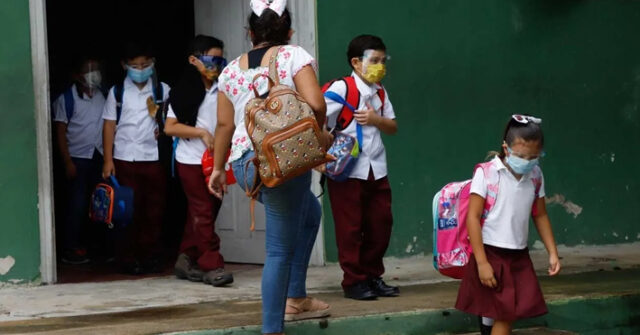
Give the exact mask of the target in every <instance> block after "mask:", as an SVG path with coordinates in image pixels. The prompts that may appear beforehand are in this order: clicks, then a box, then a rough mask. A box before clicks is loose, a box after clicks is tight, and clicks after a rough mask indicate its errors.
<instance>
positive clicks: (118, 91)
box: [113, 82, 124, 125]
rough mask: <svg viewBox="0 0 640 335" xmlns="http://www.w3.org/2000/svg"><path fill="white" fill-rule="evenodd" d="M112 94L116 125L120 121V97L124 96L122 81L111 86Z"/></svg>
mask: <svg viewBox="0 0 640 335" xmlns="http://www.w3.org/2000/svg"><path fill="white" fill-rule="evenodd" d="M113 96H114V98H116V125H117V124H118V123H120V116H121V115H122V99H123V97H124V82H122V83H117V84H116V85H115V86H113Z"/></svg>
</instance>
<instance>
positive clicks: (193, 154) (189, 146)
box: [167, 83, 218, 165]
mask: <svg viewBox="0 0 640 335" xmlns="http://www.w3.org/2000/svg"><path fill="white" fill-rule="evenodd" d="M217 111H218V83H213V86H211V88H210V89H208V90H207V93H206V94H205V96H204V100H203V101H202V103H201V104H200V107H199V108H198V118H197V119H196V128H202V129H205V130H206V131H208V132H209V133H210V134H211V135H213V134H214V132H215V130H216V123H217V120H218V118H217ZM167 118H173V119H177V117H176V114H175V113H174V112H173V108H171V105H169V111H168V112H167ZM206 149H207V147H206V146H205V145H204V142H202V140H201V139H199V138H180V140H179V141H178V147H177V148H176V161H178V162H179V163H182V164H190V165H200V164H202V154H204V152H205V150H206Z"/></svg>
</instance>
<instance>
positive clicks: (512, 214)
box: [456, 115, 560, 335]
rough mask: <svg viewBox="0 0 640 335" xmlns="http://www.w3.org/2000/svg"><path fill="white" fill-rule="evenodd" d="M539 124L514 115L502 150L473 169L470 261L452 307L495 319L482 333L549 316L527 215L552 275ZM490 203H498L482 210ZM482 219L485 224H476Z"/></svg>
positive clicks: (555, 266) (554, 257)
mask: <svg viewBox="0 0 640 335" xmlns="http://www.w3.org/2000/svg"><path fill="white" fill-rule="evenodd" d="M541 122H542V120H540V119H538V118H535V117H532V116H526V115H513V116H512V118H511V119H510V120H509V123H508V124H507V126H506V129H505V131H504V135H503V142H502V148H501V151H500V153H499V154H498V155H497V156H496V157H495V158H493V160H492V161H491V164H489V165H487V167H485V168H484V169H485V170H488V171H484V170H483V168H477V169H476V171H475V173H474V176H473V179H472V182H471V190H470V197H469V212H468V216H467V222H466V223H467V228H468V230H469V237H470V240H471V246H472V248H473V257H472V258H471V260H470V262H469V264H468V265H467V266H466V268H465V274H464V277H463V279H462V284H461V285H460V290H459V292H458V299H457V302H456V308H457V309H459V310H462V311H464V312H467V313H471V314H475V315H478V316H480V317H484V319H487V318H489V319H492V320H489V321H493V320H495V323H494V325H493V329H491V328H490V327H483V334H493V335H501V334H510V333H511V327H512V324H513V322H514V321H516V320H519V319H523V318H531V317H536V316H540V315H543V314H546V313H547V306H546V304H545V301H544V297H543V296H542V291H541V290H540V285H539V283H538V279H537V278H536V274H535V270H534V268H533V264H532V262H531V258H530V257H529V250H528V248H527V241H528V235H529V217H530V216H532V217H533V221H534V223H535V226H536V228H537V230H538V233H539V234H540V238H541V239H542V242H543V243H544V245H545V247H546V249H547V251H548V253H549V269H548V272H549V275H551V276H554V275H556V274H558V272H559V271H560V260H559V257H558V250H557V247H556V242H555V240H554V238H553V233H552V230H551V222H550V221H549V216H548V215H547V210H546V207H545V201H544V197H545V191H544V178H543V175H542V170H541V169H540V167H539V166H538V162H539V159H540V158H541V157H542V156H543V148H544V136H543V134H542V128H541V127H540V124H541ZM487 202H495V203H494V204H493V205H492V206H491V207H490V210H489V211H488V212H487V213H484V212H486V211H485V210H484V209H485V208H487V207H485V206H486V203H487ZM482 220H484V225H481V224H480V223H481V221H482Z"/></svg>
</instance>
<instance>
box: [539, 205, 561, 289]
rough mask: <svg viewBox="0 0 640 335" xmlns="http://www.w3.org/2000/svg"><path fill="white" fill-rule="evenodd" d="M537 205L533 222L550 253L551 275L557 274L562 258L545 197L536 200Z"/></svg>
mask: <svg viewBox="0 0 640 335" xmlns="http://www.w3.org/2000/svg"><path fill="white" fill-rule="evenodd" d="M535 201H536V207H537V215H536V216H535V217H534V218H533V222H534V223H535V225H536V229H537V230H538V234H539V235H540V238H541V239H542V243H544V247H545V248H546V249H547V252H548V253H549V275H551V276H555V275H557V274H558V272H560V267H561V266H560V258H559V257H558V248H557V246H556V240H555V239H554V237H553V230H552V229H551V221H550V220H549V215H548V214H547V207H546V204H545V201H544V197H540V198H538V199H536V200H535Z"/></svg>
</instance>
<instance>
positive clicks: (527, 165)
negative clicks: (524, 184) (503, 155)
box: [507, 147, 539, 175]
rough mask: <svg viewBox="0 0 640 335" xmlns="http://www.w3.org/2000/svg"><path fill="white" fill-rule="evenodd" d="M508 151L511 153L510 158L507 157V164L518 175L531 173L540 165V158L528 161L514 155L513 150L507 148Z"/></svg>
mask: <svg viewBox="0 0 640 335" xmlns="http://www.w3.org/2000/svg"><path fill="white" fill-rule="evenodd" d="M507 151H509V156H507V164H508V165H509V167H511V170H513V172H515V173H516V174H519V175H525V174H527V173H529V172H531V170H533V168H534V167H536V165H538V162H539V159H538V158H536V159H532V160H528V159H524V158H521V157H518V156H516V155H514V154H513V151H511V148H508V147H507Z"/></svg>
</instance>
